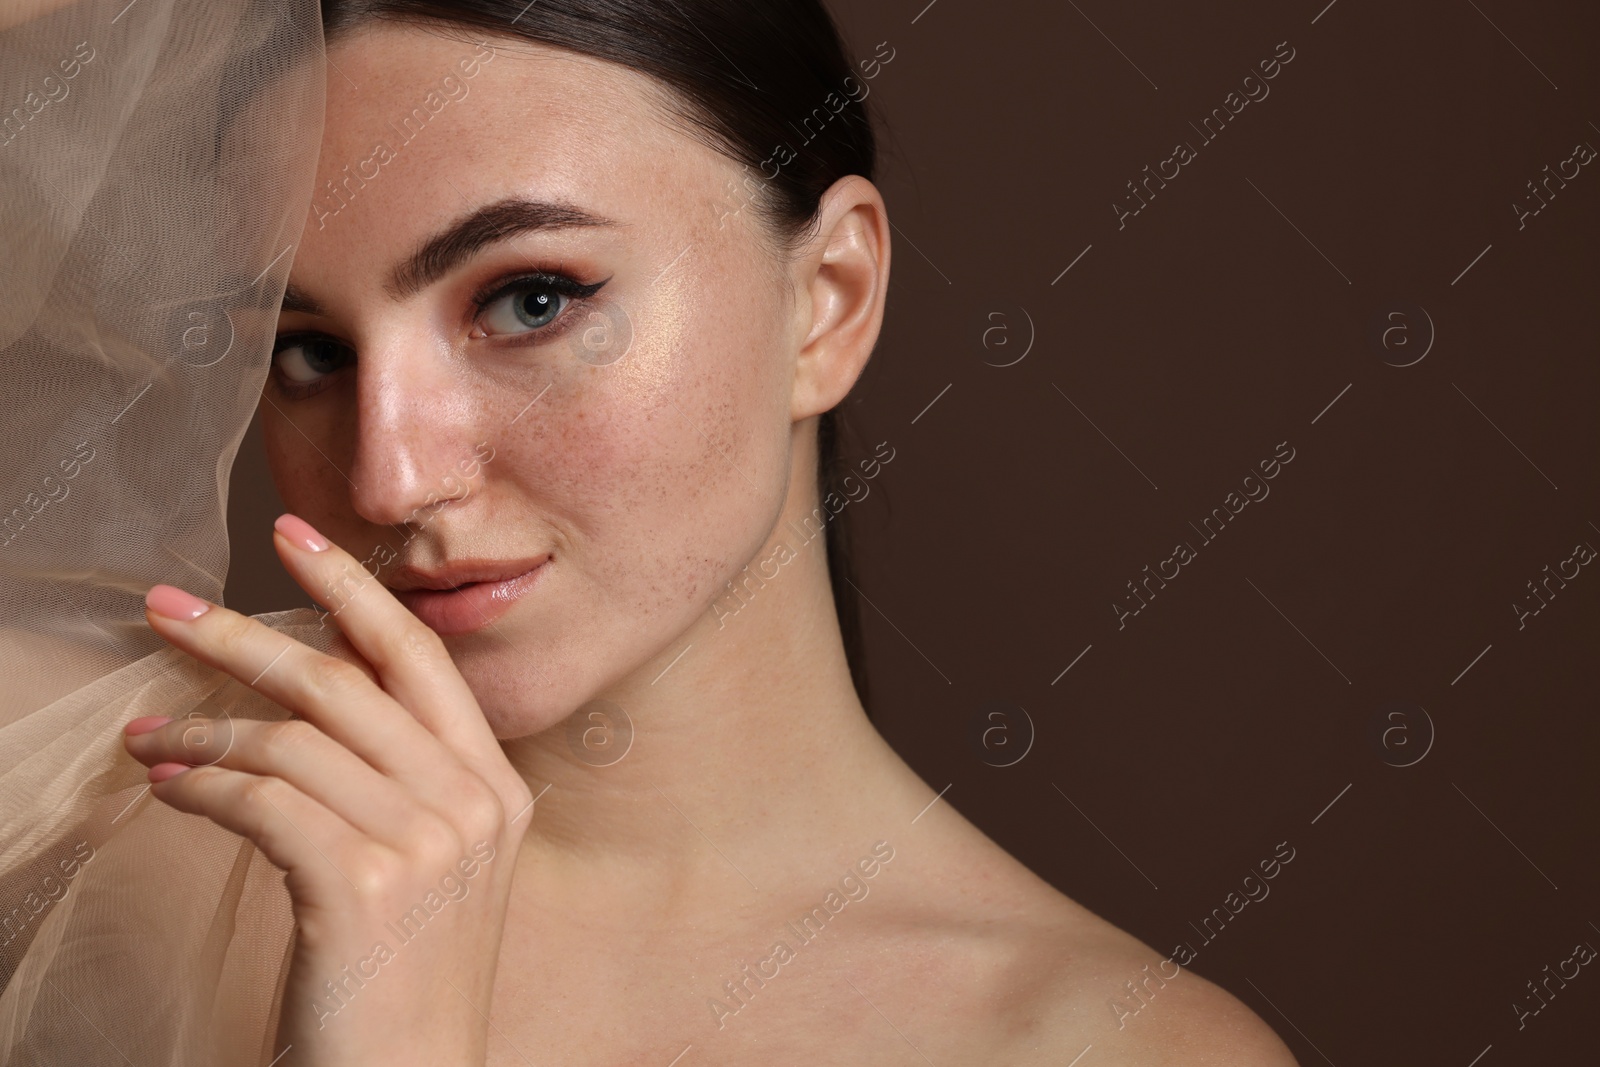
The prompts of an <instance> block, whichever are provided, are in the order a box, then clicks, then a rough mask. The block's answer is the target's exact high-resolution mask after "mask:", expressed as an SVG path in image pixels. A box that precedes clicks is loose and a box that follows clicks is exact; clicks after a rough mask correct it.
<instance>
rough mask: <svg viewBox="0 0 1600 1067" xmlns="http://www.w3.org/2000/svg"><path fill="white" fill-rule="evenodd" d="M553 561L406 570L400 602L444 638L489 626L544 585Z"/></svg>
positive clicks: (398, 583) (399, 584)
mask: <svg viewBox="0 0 1600 1067" xmlns="http://www.w3.org/2000/svg"><path fill="white" fill-rule="evenodd" d="M549 562H550V557H548V556H546V557H544V558H543V559H539V560H535V561H531V563H530V561H522V562H494V561H489V562H485V563H481V564H480V563H470V564H458V565H455V566H452V567H449V568H446V569H445V570H442V571H433V572H428V571H422V570H419V569H414V568H409V567H408V568H402V569H401V571H400V572H399V573H398V574H396V576H395V579H394V582H395V585H394V586H392V587H391V589H392V591H393V593H394V595H395V598H396V599H397V600H399V601H400V603H402V604H404V605H405V606H406V608H407V609H409V610H410V612H411V614H413V615H415V616H416V617H417V618H419V619H421V620H422V622H423V625H425V626H427V627H428V628H429V629H431V630H433V631H434V632H435V633H437V634H439V635H440V636H444V635H446V634H468V633H473V632H474V631H477V630H481V629H483V628H484V627H486V626H489V625H490V624H491V623H493V622H494V621H495V620H496V619H498V618H500V616H502V615H504V614H505V613H506V612H508V611H510V610H511V608H512V606H513V605H514V604H516V602H517V601H518V600H520V599H521V598H522V597H524V596H527V595H528V593H530V592H531V591H532V590H533V589H534V588H536V587H537V586H538V585H539V580H540V578H542V577H543V576H544V573H545V571H546V570H547V569H548V566H547V565H548V564H549Z"/></svg>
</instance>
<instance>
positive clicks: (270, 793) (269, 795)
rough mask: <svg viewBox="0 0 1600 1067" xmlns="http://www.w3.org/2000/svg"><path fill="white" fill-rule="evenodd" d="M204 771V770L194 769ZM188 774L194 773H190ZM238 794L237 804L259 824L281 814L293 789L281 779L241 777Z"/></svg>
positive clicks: (192, 772)
mask: <svg viewBox="0 0 1600 1067" xmlns="http://www.w3.org/2000/svg"><path fill="white" fill-rule="evenodd" d="M196 770H198V771H204V770H206V768H196ZM189 773H190V774H194V773H196V771H190V772H189ZM237 788H238V790H239V792H240V796H239V804H240V806H241V807H244V808H245V809H247V810H248V811H250V812H251V814H252V815H253V816H254V817H255V819H256V820H257V821H258V822H259V821H260V820H264V819H267V818H270V817H273V816H276V815H280V814H282V812H283V808H284V804H285V803H287V802H288V800H289V794H290V793H292V792H294V787H293V786H291V785H290V784H289V783H288V782H286V781H284V780H283V779H282V778H262V779H259V780H257V781H251V780H250V779H248V778H244V777H241V778H240V779H239V783H238V787H237Z"/></svg>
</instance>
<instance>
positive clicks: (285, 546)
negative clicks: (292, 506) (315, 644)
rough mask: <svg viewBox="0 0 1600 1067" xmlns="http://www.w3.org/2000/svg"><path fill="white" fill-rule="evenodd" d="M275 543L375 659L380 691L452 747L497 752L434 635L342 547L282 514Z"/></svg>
mask: <svg viewBox="0 0 1600 1067" xmlns="http://www.w3.org/2000/svg"><path fill="white" fill-rule="evenodd" d="M273 545H274V547H276V548H277V550H278V556H279V558H280V559H282V560H283V565H284V567H285V568H286V569H287V570H288V571H289V573H290V575H291V576H292V577H293V578H294V580H295V581H297V582H299V583H300V586H301V587H302V588H303V589H305V590H306V592H308V593H310V594H311V595H312V596H313V597H314V598H316V601H317V603H319V604H321V605H322V606H323V607H325V608H327V609H328V610H329V611H330V612H332V613H333V619H334V621H335V623H337V624H338V627H339V629H340V630H341V631H342V632H343V633H344V635H345V637H346V638H348V639H349V641H350V643H351V645H353V646H354V647H355V649H356V651H357V652H359V653H360V654H361V656H362V658H363V659H365V660H366V661H367V662H368V663H370V664H372V666H373V668H374V669H375V670H376V671H377V672H378V677H379V679H380V680H381V681H382V683H383V688H384V691H385V692H387V693H389V694H390V695H391V696H393V697H394V698H395V700H397V701H399V702H400V704H401V705H402V706H403V707H405V708H406V709H407V710H408V711H410V712H411V713H412V714H413V715H415V716H416V717H417V719H418V720H419V721H420V722H421V723H422V724H423V725H424V726H426V727H427V728H428V729H429V730H430V731H432V732H433V733H434V734H435V735H436V736H437V737H438V738H439V739H440V740H442V741H444V742H445V743H446V744H448V745H450V746H451V748H453V749H454V750H455V751H456V752H458V753H460V754H462V755H464V756H465V755H467V754H468V753H471V754H474V755H476V756H480V757H481V756H483V755H485V754H488V753H489V750H490V749H491V748H492V749H493V750H494V752H495V753H499V745H498V743H497V742H496V741H495V738H494V732H493V731H492V730H491V729H490V728H489V724H488V721H487V720H486V719H485V718H484V716H483V713H482V712H481V711H480V710H478V702H477V698H476V697H475V696H474V695H473V693H472V690H471V688H470V687H469V686H468V685H467V683H466V681H465V680H464V679H463V678H462V677H461V674H460V672H459V671H458V670H457V669H456V666H455V663H454V661H452V660H451V658H450V653H449V651H448V650H447V649H446V648H445V646H444V642H443V641H442V640H440V638H439V635H438V634H436V633H435V632H434V631H433V630H431V629H430V628H429V627H427V626H426V625H424V624H423V622H422V621H421V620H420V619H418V618H417V617H416V616H415V615H413V614H412V613H411V612H410V611H409V610H407V608H406V606H405V605H404V604H402V603H400V601H398V600H397V599H395V596H394V594H393V593H392V592H390V590H389V589H388V587H387V586H385V585H384V584H383V583H382V582H380V581H378V580H377V579H376V578H375V577H373V576H372V574H371V573H370V572H369V571H368V570H367V569H366V567H364V566H362V565H361V564H360V563H358V562H357V561H356V559H355V557H353V556H351V555H350V554H349V553H348V552H346V551H345V550H344V549H342V548H340V547H339V546H337V545H335V544H333V543H332V542H331V541H329V540H328V539H327V538H326V537H323V536H322V535H321V534H319V533H318V532H317V531H316V530H315V529H313V528H312V527H311V525H310V524H309V523H307V522H305V520H303V519H300V518H298V517H296V516H294V515H283V516H280V517H279V518H278V520H277V522H276V524H275V532H274V536H273Z"/></svg>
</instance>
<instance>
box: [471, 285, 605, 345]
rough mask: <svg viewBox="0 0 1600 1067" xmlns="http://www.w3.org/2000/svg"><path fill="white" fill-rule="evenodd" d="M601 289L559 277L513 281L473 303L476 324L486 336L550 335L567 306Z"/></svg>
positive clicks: (597, 286)
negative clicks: (487, 334)
mask: <svg viewBox="0 0 1600 1067" xmlns="http://www.w3.org/2000/svg"><path fill="white" fill-rule="evenodd" d="M604 285H605V282H596V283H594V284H593V285H583V284H580V283H579V282H576V281H574V280H573V279H571V278H568V277H566V276H565V275H561V274H536V275H532V276H529V277H523V278H516V279H513V280H512V281H510V282H506V283H503V284H500V285H498V286H497V287H496V288H495V289H494V290H492V291H491V292H489V293H487V294H485V295H484V296H481V297H479V298H477V299H476V301H475V302H476V303H477V305H478V309H479V310H478V321H479V323H480V324H481V325H482V326H483V328H484V331H485V332H486V333H489V334H495V335H500V334H533V333H545V334H547V335H548V334H553V333H554V332H558V331H551V330H549V329H547V328H548V327H549V326H550V325H551V324H552V323H554V322H555V321H556V320H557V319H559V318H560V317H561V313H562V312H563V311H565V310H566V309H567V307H568V306H569V305H571V304H572V303H573V302H575V301H578V300H582V299H585V298H587V297H590V296H593V295H594V294H595V293H598V292H599V291H600V289H601V287H602V286H604Z"/></svg>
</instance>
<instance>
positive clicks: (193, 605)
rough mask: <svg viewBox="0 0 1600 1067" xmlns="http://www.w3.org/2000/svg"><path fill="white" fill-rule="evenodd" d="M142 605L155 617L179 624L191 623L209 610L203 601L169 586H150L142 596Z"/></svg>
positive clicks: (209, 607)
mask: <svg viewBox="0 0 1600 1067" xmlns="http://www.w3.org/2000/svg"><path fill="white" fill-rule="evenodd" d="M144 604H145V607H147V608H149V609H150V610H151V611H153V612H155V613H156V614H157V615H160V616H163V617H164V618H168V619H177V620H178V621H179V622H192V621H193V620H195V619H198V618H199V617H200V616H202V615H204V614H205V613H206V612H208V611H210V610H211V605H210V604H207V603H206V602H205V601H204V600H201V599H200V598H199V597H197V596H191V595H190V594H188V593H185V592H184V591H183V590H182V589H177V588H174V587H173V586H170V585H153V586H151V587H150V591H149V592H148V593H146V594H145V595H144Z"/></svg>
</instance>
